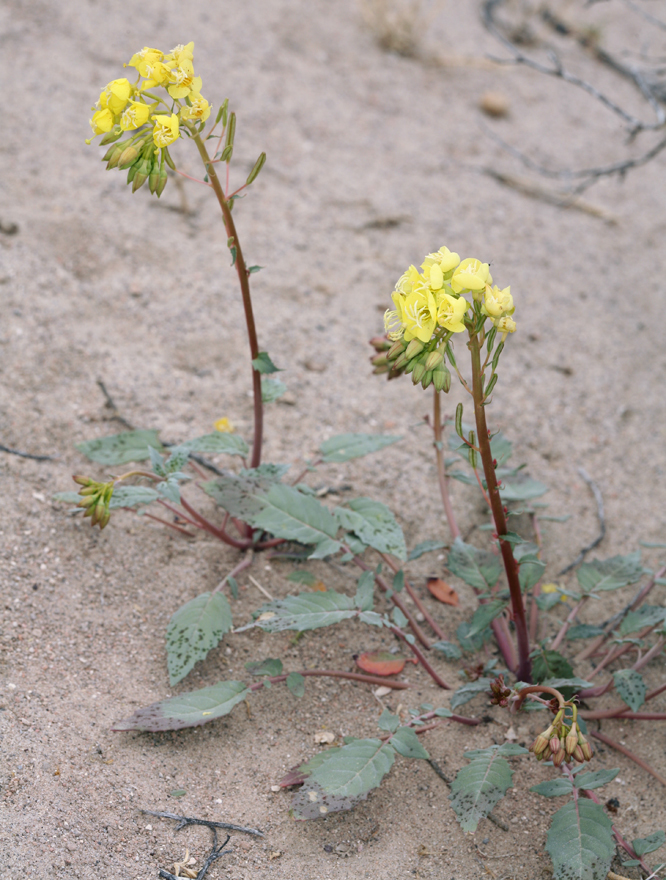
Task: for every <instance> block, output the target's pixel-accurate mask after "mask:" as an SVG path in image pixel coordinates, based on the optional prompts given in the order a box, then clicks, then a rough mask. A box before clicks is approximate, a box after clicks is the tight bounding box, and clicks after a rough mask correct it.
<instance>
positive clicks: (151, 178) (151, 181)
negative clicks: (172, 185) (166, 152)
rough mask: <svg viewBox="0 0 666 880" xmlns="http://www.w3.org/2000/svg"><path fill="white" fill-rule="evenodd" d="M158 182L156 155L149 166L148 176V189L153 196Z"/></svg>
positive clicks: (158, 173) (158, 166) (158, 168)
mask: <svg viewBox="0 0 666 880" xmlns="http://www.w3.org/2000/svg"><path fill="white" fill-rule="evenodd" d="M159 182H160V161H159V159H158V158H157V155H156V156H155V158H154V159H153V162H152V164H151V166H150V174H149V175H148V187H149V188H150V191H151V193H153V195H154V194H155V193H156V192H157V184H158V183H159Z"/></svg>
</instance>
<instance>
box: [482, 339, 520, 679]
mask: <svg viewBox="0 0 666 880" xmlns="http://www.w3.org/2000/svg"><path fill="white" fill-rule="evenodd" d="M468 345H469V349H470V352H471V354H472V393H473V397H474V416H475V420H476V431H477V435H478V436H477V443H478V444H479V450H480V452H481V461H482V462H483V472H484V476H485V478H486V486H487V487H488V497H489V499H490V506H491V508H492V512H493V519H494V520H495V529H496V531H497V536H498V538H499V545H500V550H501V552H502V561H503V562H504V570H505V571H506V577H507V581H508V583H509V592H510V594H511V610H512V612H513V621H514V624H515V627H516V641H517V643H518V670H517V673H516V674H517V676H518V678H519V679H520V680H521V681H531V680H532V661H531V659H530V642H529V635H528V632H527V620H526V618H525V605H524V603H523V594H522V591H521V589H520V581H519V579H518V566H517V564H516V560H515V559H514V558H513V550H512V549H511V544H510V542H509V541H505V540H503V538H502V536H503V535H506V533H507V532H508V529H507V525H506V517H505V516H504V506H503V504H502V499H501V497H500V492H499V488H498V485H497V476H496V474H495V468H494V466H493V456H492V452H491V449H490V439H489V436H488V425H487V422H486V410H485V406H484V396H483V387H482V380H483V373H482V371H481V349H480V346H479V337H478V336H477V334H476V333H474V332H472V331H470V337H469V343H468Z"/></svg>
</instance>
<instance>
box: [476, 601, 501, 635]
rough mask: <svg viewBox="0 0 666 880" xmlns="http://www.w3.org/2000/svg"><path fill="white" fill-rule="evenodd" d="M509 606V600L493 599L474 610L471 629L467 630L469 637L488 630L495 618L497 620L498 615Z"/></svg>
mask: <svg viewBox="0 0 666 880" xmlns="http://www.w3.org/2000/svg"><path fill="white" fill-rule="evenodd" d="M507 606H508V602H505V601H504V599H492V600H491V601H490V602H486V603H485V604H484V605H479V607H478V608H477V609H476V611H475V612H474V616H473V617H472V620H471V622H470V626H469V629H468V630H467V638H468V639H473V638H474V636H477V635H479V634H480V633H482V632H483V631H484V630H486V629H487V628H488V626H490V624H491V623H492V622H493V620H495V618H496V617H499V616H500V614H501V613H502V612H503V611H504V609H505V608H506V607H507Z"/></svg>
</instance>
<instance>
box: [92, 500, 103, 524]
mask: <svg viewBox="0 0 666 880" xmlns="http://www.w3.org/2000/svg"><path fill="white" fill-rule="evenodd" d="M105 513H106V504H105V503H104V502H103V501H102V500H101V499H100V500H99V501H98V502H97V504H96V505H95V510H94V512H93V515H92V516H91V518H90V524H91V525H93V526H94V525H96V524H97V523H98V522H100V521H101V520H102V519H103V518H104V514H105Z"/></svg>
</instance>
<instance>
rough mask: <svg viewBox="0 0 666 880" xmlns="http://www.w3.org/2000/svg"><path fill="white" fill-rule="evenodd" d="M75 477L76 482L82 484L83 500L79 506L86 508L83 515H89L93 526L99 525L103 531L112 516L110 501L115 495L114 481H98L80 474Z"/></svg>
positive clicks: (80, 491)
mask: <svg viewBox="0 0 666 880" xmlns="http://www.w3.org/2000/svg"><path fill="white" fill-rule="evenodd" d="M73 479H74V482H75V483H78V484H79V486H81V488H80V489H79V495H80V496H81V500H80V501H79V503H78V505H77V507H82V508H84V510H85V513H84V514H83V515H84V516H89V517H90V524H91V525H92V526H97V525H98V526H99V528H100V531H101V530H102V529H103V528H104V527H105V526H106V524H107V523H108V521H109V519H110V518H111V512H110V511H109V503H110V501H111V496H112V495H113V486H114V484H113V482H110V483H97V482H96V481H95V480H91V479H90V478H89V477H83V476H80V475H78V474H77V475H75V476H74V477H73Z"/></svg>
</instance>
